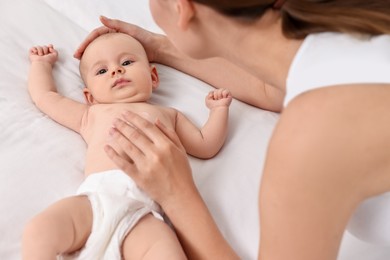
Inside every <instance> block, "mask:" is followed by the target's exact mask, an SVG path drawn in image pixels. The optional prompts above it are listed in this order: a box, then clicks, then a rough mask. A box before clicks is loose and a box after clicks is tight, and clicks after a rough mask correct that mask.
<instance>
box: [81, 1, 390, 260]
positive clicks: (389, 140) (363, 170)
mask: <svg viewBox="0 0 390 260" xmlns="http://www.w3.org/2000/svg"><path fill="white" fill-rule="evenodd" d="M150 8H151V12H152V15H153V17H154V19H155V21H156V23H157V24H158V25H159V26H160V27H161V28H162V29H163V30H164V31H165V33H166V34H167V37H168V38H169V40H170V41H169V40H168V39H167V38H166V37H164V36H161V35H156V34H152V33H150V32H147V31H144V30H142V29H141V28H139V27H136V26H134V25H130V24H126V23H123V22H121V21H116V20H109V19H106V18H102V22H103V24H104V25H105V26H106V27H102V28H98V29H96V30H95V31H94V32H92V33H91V34H90V35H89V37H88V38H87V39H86V41H85V42H84V43H83V44H82V45H81V46H80V48H79V50H78V51H77V52H76V54H75V56H76V57H80V56H81V55H82V52H83V49H84V48H85V46H86V45H87V44H88V43H89V42H90V41H91V40H92V39H94V38H95V37H96V36H97V35H99V34H102V33H107V32H108V31H110V30H115V31H121V32H124V33H128V34H130V35H132V36H134V37H135V38H137V39H138V40H140V41H141V42H142V43H143V44H144V46H145V48H146V49H147V51H148V56H149V59H150V60H151V61H154V62H159V63H163V64H166V65H169V66H172V67H175V68H177V69H179V70H182V71H184V72H186V73H188V74H191V75H193V76H196V77H198V78H200V79H202V80H204V81H206V82H208V83H210V84H212V85H214V86H215V87H222V86H224V87H228V88H230V90H231V92H232V94H233V96H235V97H236V98H238V99H241V100H243V101H245V102H247V103H249V104H252V105H255V106H258V107H261V108H265V109H269V110H274V111H281V110H282V113H281V117H280V120H279V122H278V125H277V126H276V128H275V130H274V133H273V136H272V139H271V141H270V144H269V148H268V152H267V158H266V164H265V168H264V172H263V177H262V182H261V188H260V194H259V209H260V220H261V221H260V225H261V245H260V246H259V259H267V260H268V259H271V260H279V259H280V260H282V259H283V260H285V259H293V260H294V259H297V260H298V259H299V260H302V259H308V260H309V259H318V260H321V259H336V258H337V252H338V249H339V245H340V241H341V238H342V235H343V231H344V229H345V226H346V224H347V222H348V220H349V218H350V217H351V215H352V213H353V211H354V210H355V208H356V207H357V205H359V204H360V202H362V201H363V200H364V199H366V198H368V197H371V196H375V195H378V194H381V193H383V192H386V191H389V190H390V160H389V159H388V158H390V119H389V118H390V117H389V116H388V114H389V113H390V112H389V111H390V102H389V100H390V78H389V76H388V75H389V74H390V73H389V71H390V63H389V59H388V58H387V57H388V51H387V50H389V49H390V48H389V47H390V36H389V35H388V34H390V16H389V15H388V14H389V13H390V3H389V2H388V1H379V0H375V1H365V0H354V1H352V0H337V1H336V0H322V1H321V0H316V1H314V0H288V1H276V2H275V1H274V0H257V1H254V0H246V1H244V0H243V1H227V0H226V1H225V0H209V1H207V0H193V1H191V0H150ZM327 32H331V33H327ZM316 33H318V34H316ZM386 52H387V53H386ZM367 53H368V54H369V55H366V54H367ZM363 54H364V55H365V58H364V62H363V61H362V59H361V58H360V55H363ZM187 55H189V56H187ZM386 55H387V56H386ZM380 57H385V58H383V59H381V58H380ZM193 58H196V59H203V60H196V59H193ZM221 58H222V59H221ZM236 66H238V67H239V68H237V67H236ZM222 69H223V70H224V71H225V73H224V75H228V76H227V77H224V78H221V77H218V75H217V73H218V71H221V70H222ZM226 71H227V72H226ZM286 93H287V94H286ZM283 104H284V105H283ZM126 121H128V122H130V123H131V124H132V125H134V126H135V127H136V128H137V129H135V128H131V127H129V125H128V124H126V123H124V122H120V123H118V124H116V125H115V127H116V128H117V129H118V130H119V131H120V132H121V134H116V135H115V141H116V142H117V143H118V144H120V145H121V146H122V147H124V149H126V151H127V155H128V156H129V157H130V158H131V159H132V162H129V161H126V160H125V159H124V158H121V157H119V156H118V154H117V153H116V152H115V150H113V149H112V147H111V146H107V147H106V151H107V153H108V154H109V156H110V157H111V158H112V160H114V161H115V162H116V163H117V164H118V166H119V167H120V168H122V169H123V170H124V171H126V172H127V173H128V174H129V175H130V176H131V177H132V178H133V179H134V180H135V181H136V182H137V184H138V185H139V186H140V187H141V188H142V189H144V190H145V191H146V192H147V193H149V194H150V195H151V197H152V198H153V199H155V200H156V201H157V202H159V203H160V204H161V206H162V207H163V209H164V210H165V212H166V213H167V215H168V216H169V217H170V219H171V221H172V223H173V224H174V226H175V229H176V231H177V233H178V235H179V237H180V239H181V242H182V243H183V246H184V248H185V250H186V253H187V254H188V256H189V257H190V258H197V259H230V258H231V259H236V258H238V256H237V255H236V254H235V253H234V252H233V250H232V249H231V247H230V246H229V245H228V244H227V242H226V241H225V240H224V238H223V236H222V235H221V233H220V232H219V230H218V228H217V227H216V225H215V223H214V221H213V219H212V217H211V215H210V213H209V212H208V210H207V208H206V206H205V204H204V202H203V201H202V199H201V197H200V195H199V193H198V191H197V190H196V187H195V185H194V183H193V180H192V177H191V169H190V167H189V164H188V161H187V160H186V156H185V154H184V152H183V149H182V147H181V145H180V144H179V142H178V139H177V137H176V136H175V135H174V133H172V132H170V131H168V130H166V128H165V127H164V126H163V125H162V124H161V123H159V122H156V123H155V124H154V125H153V124H151V123H149V122H146V121H145V120H143V119H142V118H140V117H137V116H136V115H129V116H128V117H126ZM373 126H374V127H373ZM160 130H161V131H162V132H163V133H164V134H162V133H161V131H160ZM135 132H141V133H143V134H139V133H135ZM173 158H174V159H173ZM189 222H190V223H191V224H189Z"/></svg>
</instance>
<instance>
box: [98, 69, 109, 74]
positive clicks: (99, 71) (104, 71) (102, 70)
mask: <svg viewBox="0 0 390 260" xmlns="http://www.w3.org/2000/svg"><path fill="white" fill-rule="evenodd" d="M106 72H107V69H101V70H98V72H97V73H96V75H100V74H104V73H106Z"/></svg>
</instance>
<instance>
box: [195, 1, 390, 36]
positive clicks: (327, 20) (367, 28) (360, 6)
mask: <svg viewBox="0 0 390 260" xmlns="http://www.w3.org/2000/svg"><path fill="white" fill-rule="evenodd" d="M193 1H194V2H197V3H200V4H204V5H207V6H209V7H211V8H213V9H215V10H217V11H218V12H220V13H222V14H225V15H228V16H232V17H240V18H246V19H255V18H258V17H260V16H261V15H263V13H264V12H265V11H266V10H268V9H269V8H273V7H274V4H275V2H276V1H275V0H240V1H232V0H193ZM280 12H281V17H282V29H283V33H284V35H285V36H287V37H289V38H304V37H305V36H307V35H308V34H310V33H317V32H348V33H364V34H370V35H379V34H390V1H389V0H285V1H284V3H283V5H282V6H281V7H280Z"/></svg>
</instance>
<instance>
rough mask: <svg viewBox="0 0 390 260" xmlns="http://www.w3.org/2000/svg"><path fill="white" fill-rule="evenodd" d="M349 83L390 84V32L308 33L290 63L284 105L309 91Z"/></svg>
mask: <svg viewBox="0 0 390 260" xmlns="http://www.w3.org/2000/svg"><path fill="white" fill-rule="evenodd" d="M350 83H390V35H380V36H375V37H368V36H353V35H348V34H342V33H317V34H311V35H309V36H307V37H306V38H305V40H304V41H303V43H302V45H301V47H300V48H299V50H298V52H297V54H296V55H295V57H294V60H293V62H292V64H291V67H290V70H289V73H288V77H287V82H286V97H285V100H284V105H285V106H286V105H287V104H288V103H289V102H290V101H291V100H292V99H293V98H294V97H296V96H298V95H299V94H301V93H303V92H306V91H308V90H311V89H315V88H319V87H325V86H334V85H341V84H350Z"/></svg>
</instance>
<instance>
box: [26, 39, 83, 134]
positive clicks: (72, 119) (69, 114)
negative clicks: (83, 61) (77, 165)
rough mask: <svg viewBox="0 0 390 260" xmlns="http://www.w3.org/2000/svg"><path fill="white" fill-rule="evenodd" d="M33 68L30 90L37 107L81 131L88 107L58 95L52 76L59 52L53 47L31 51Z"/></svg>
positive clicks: (30, 75)
mask: <svg viewBox="0 0 390 260" xmlns="http://www.w3.org/2000/svg"><path fill="white" fill-rule="evenodd" d="M29 56H30V61H31V67H30V72H29V77H28V90H29V92H30V96H31V98H32V100H33V102H34V103H35V105H36V106H37V107H38V108H39V109H40V110H41V111H42V112H43V113H45V114H47V115H48V116H49V117H51V118H52V119H53V120H55V121H57V122H58V123H60V124H62V125H64V126H66V127H68V128H70V129H72V130H74V131H76V132H79V131H80V126H81V119H82V117H83V114H84V112H85V111H86V110H87V105H84V104H81V103H79V102H76V101H74V100H71V99H68V98H66V97H63V96H61V95H60V94H58V93H57V88H56V85H55V83H54V78H53V74H52V70H53V66H54V64H55V63H56V61H57V58H58V52H57V51H56V50H55V49H54V47H53V45H48V46H36V47H32V48H31V49H30V55H29Z"/></svg>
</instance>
